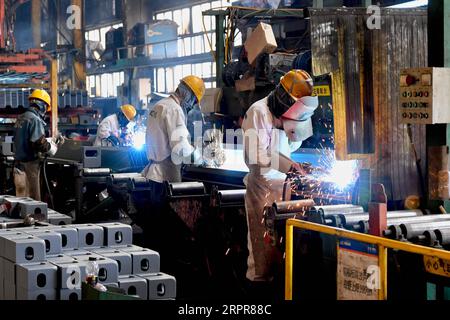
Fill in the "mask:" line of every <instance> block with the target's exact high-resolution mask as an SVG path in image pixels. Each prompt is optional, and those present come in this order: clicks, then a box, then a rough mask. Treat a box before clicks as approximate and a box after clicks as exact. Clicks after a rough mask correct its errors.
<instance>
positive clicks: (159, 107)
mask: <svg viewBox="0 0 450 320" xmlns="http://www.w3.org/2000/svg"><path fill="white" fill-rule="evenodd" d="M205 90H206V89H205V83H204V82H203V80H202V79H201V78H199V77H196V76H193V75H191V76H187V77H185V78H183V79H182V80H181V81H180V84H179V85H178V88H177V89H176V91H175V93H174V94H172V95H170V96H169V97H168V98H165V99H163V100H161V101H159V102H158V103H156V105H155V106H154V108H153V109H152V110H151V111H150V113H149V116H148V121H147V132H146V146H147V158H148V160H149V164H148V166H147V167H146V168H145V169H144V172H143V176H145V177H146V178H147V179H148V180H149V182H150V190H151V192H150V195H149V198H150V199H149V204H150V207H151V215H150V214H148V215H146V217H144V218H143V219H144V222H143V224H144V225H143V226H142V227H143V229H144V233H145V235H146V236H152V238H158V239H159V237H158V236H157V233H158V232H162V230H159V229H161V228H160V227H158V226H156V224H155V219H158V218H157V217H159V219H162V218H163V217H162V215H161V213H162V211H163V210H162V206H163V202H164V201H163V200H164V196H165V188H164V182H166V181H167V182H171V183H174V182H181V167H182V165H183V164H191V163H198V162H199V161H201V160H200V159H201V158H202V156H201V153H200V151H199V150H198V149H196V148H195V147H193V146H192V144H191V143H190V134H189V131H188V129H187V118H188V114H189V112H190V111H191V110H193V108H194V107H195V106H196V105H197V104H200V102H201V101H202V99H203V96H204V95H205ZM158 221H161V220H158ZM152 224H153V225H154V226H155V228H156V230H152V229H149V227H151V225H152ZM158 239H157V240H158ZM148 245H152V246H153V245H154V248H155V247H156V246H157V245H158V244H154V242H150V243H149V244H148Z"/></svg>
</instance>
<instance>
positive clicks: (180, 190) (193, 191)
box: [169, 182, 206, 196]
mask: <svg viewBox="0 0 450 320" xmlns="http://www.w3.org/2000/svg"><path fill="white" fill-rule="evenodd" d="M169 189H170V195H171V196H187V195H204V194H205V193H206V190H205V185H204V184H203V183H201V182H181V183H171V184H170V185H169Z"/></svg>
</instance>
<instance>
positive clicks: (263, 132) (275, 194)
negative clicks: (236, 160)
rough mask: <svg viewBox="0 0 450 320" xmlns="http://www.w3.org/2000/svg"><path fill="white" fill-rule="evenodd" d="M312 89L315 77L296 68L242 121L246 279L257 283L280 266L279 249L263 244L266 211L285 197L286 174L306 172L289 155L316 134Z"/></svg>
mask: <svg viewBox="0 0 450 320" xmlns="http://www.w3.org/2000/svg"><path fill="white" fill-rule="evenodd" d="M312 93H313V80H312V78H311V76H310V75H309V74H308V73H307V72H306V71H303V70H292V71H290V72H288V73H287V74H286V75H285V76H284V77H283V78H282V79H281V81H280V83H279V84H278V86H277V87H276V88H275V90H274V91H272V92H271V93H270V94H269V96H268V97H266V98H264V99H262V100H260V101H258V102H256V103H255V104H253V105H252V106H251V107H250V109H249V110H248V111H247V113H246V115H245V117H244V120H243V123H242V129H243V130H244V137H245V138H244V146H245V147H244V156H245V161H246V164H247V166H248V167H249V169H250V173H249V174H248V175H247V176H246V177H245V180H244V182H245V184H246V186H247V194H246V197H245V207H246V212H247V223H248V248H249V253H250V254H249V258H248V270H247V278H248V279H249V280H250V281H252V282H253V283H255V282H256V283H270V282H271V281H272V280H273V276H274V273H275V271H274V270H275V269H274V268H276V267H277V266H279V265H280V264H279V263H278V262H279V261H281V257H280V256H279V255H280V252H279V251H278V250H277V249H275V248H274V247H272V246H271V245H270V244H266V243H265V239H264V235H265V227H264V224H263V210H264V208H265V207H266V206H272V204H273V203H274V202H279V201H281V200H282V198H283V189H284V184H285V181H286V174H288V173H290V172H297V173H299V174H305V169H304V168H303V166H302V165H301V164H298V163H295V162H294V161H292V160H291V159H290V155H291V152H294V151H296V150H297V149H299V148H300V147H301V144H302V142H303V141H305V140H306V139H308V138H310V137H311V136H312V135H313V130H312V122H311V117H312V115H313V114H314V111H315V110H316V109H317V107H318V98H317V97H312ZM288 189H289V188H288ZM285 200H289V199H285Z"/></svg>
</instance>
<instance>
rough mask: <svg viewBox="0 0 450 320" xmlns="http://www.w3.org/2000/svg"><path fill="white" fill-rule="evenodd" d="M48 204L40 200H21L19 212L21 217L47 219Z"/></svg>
mask: <svg viewBox="0 0 450 320" xmlns="http://www.w3.org/2000/svg"><path fill="white" fill-rule="evenodd" d="M47 209H48V205H47V204H46V203H43V202H38V201H25V202H20V203H19V205H18V212H19V216H18V217H20V218H26V217H27V216H32V217H33V218H35V219H36V220H38V221H45V220H47Z"/></svg>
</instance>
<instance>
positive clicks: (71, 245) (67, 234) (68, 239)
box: [51, 226, 78, 250]
mask: <svg viewBox="0 0 450 320" xmlns="http://www.w3.org/2000/svg"><path fill="white" fill-rule="evenodd" d="M51 230H52V231H53V232H55V233H58V234H60V235H61V240H62V250H73V249H77V248H78V231H77V229H75V228H70V227H64V226H61V227H58V228H52V229H51Z"/></svg>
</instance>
